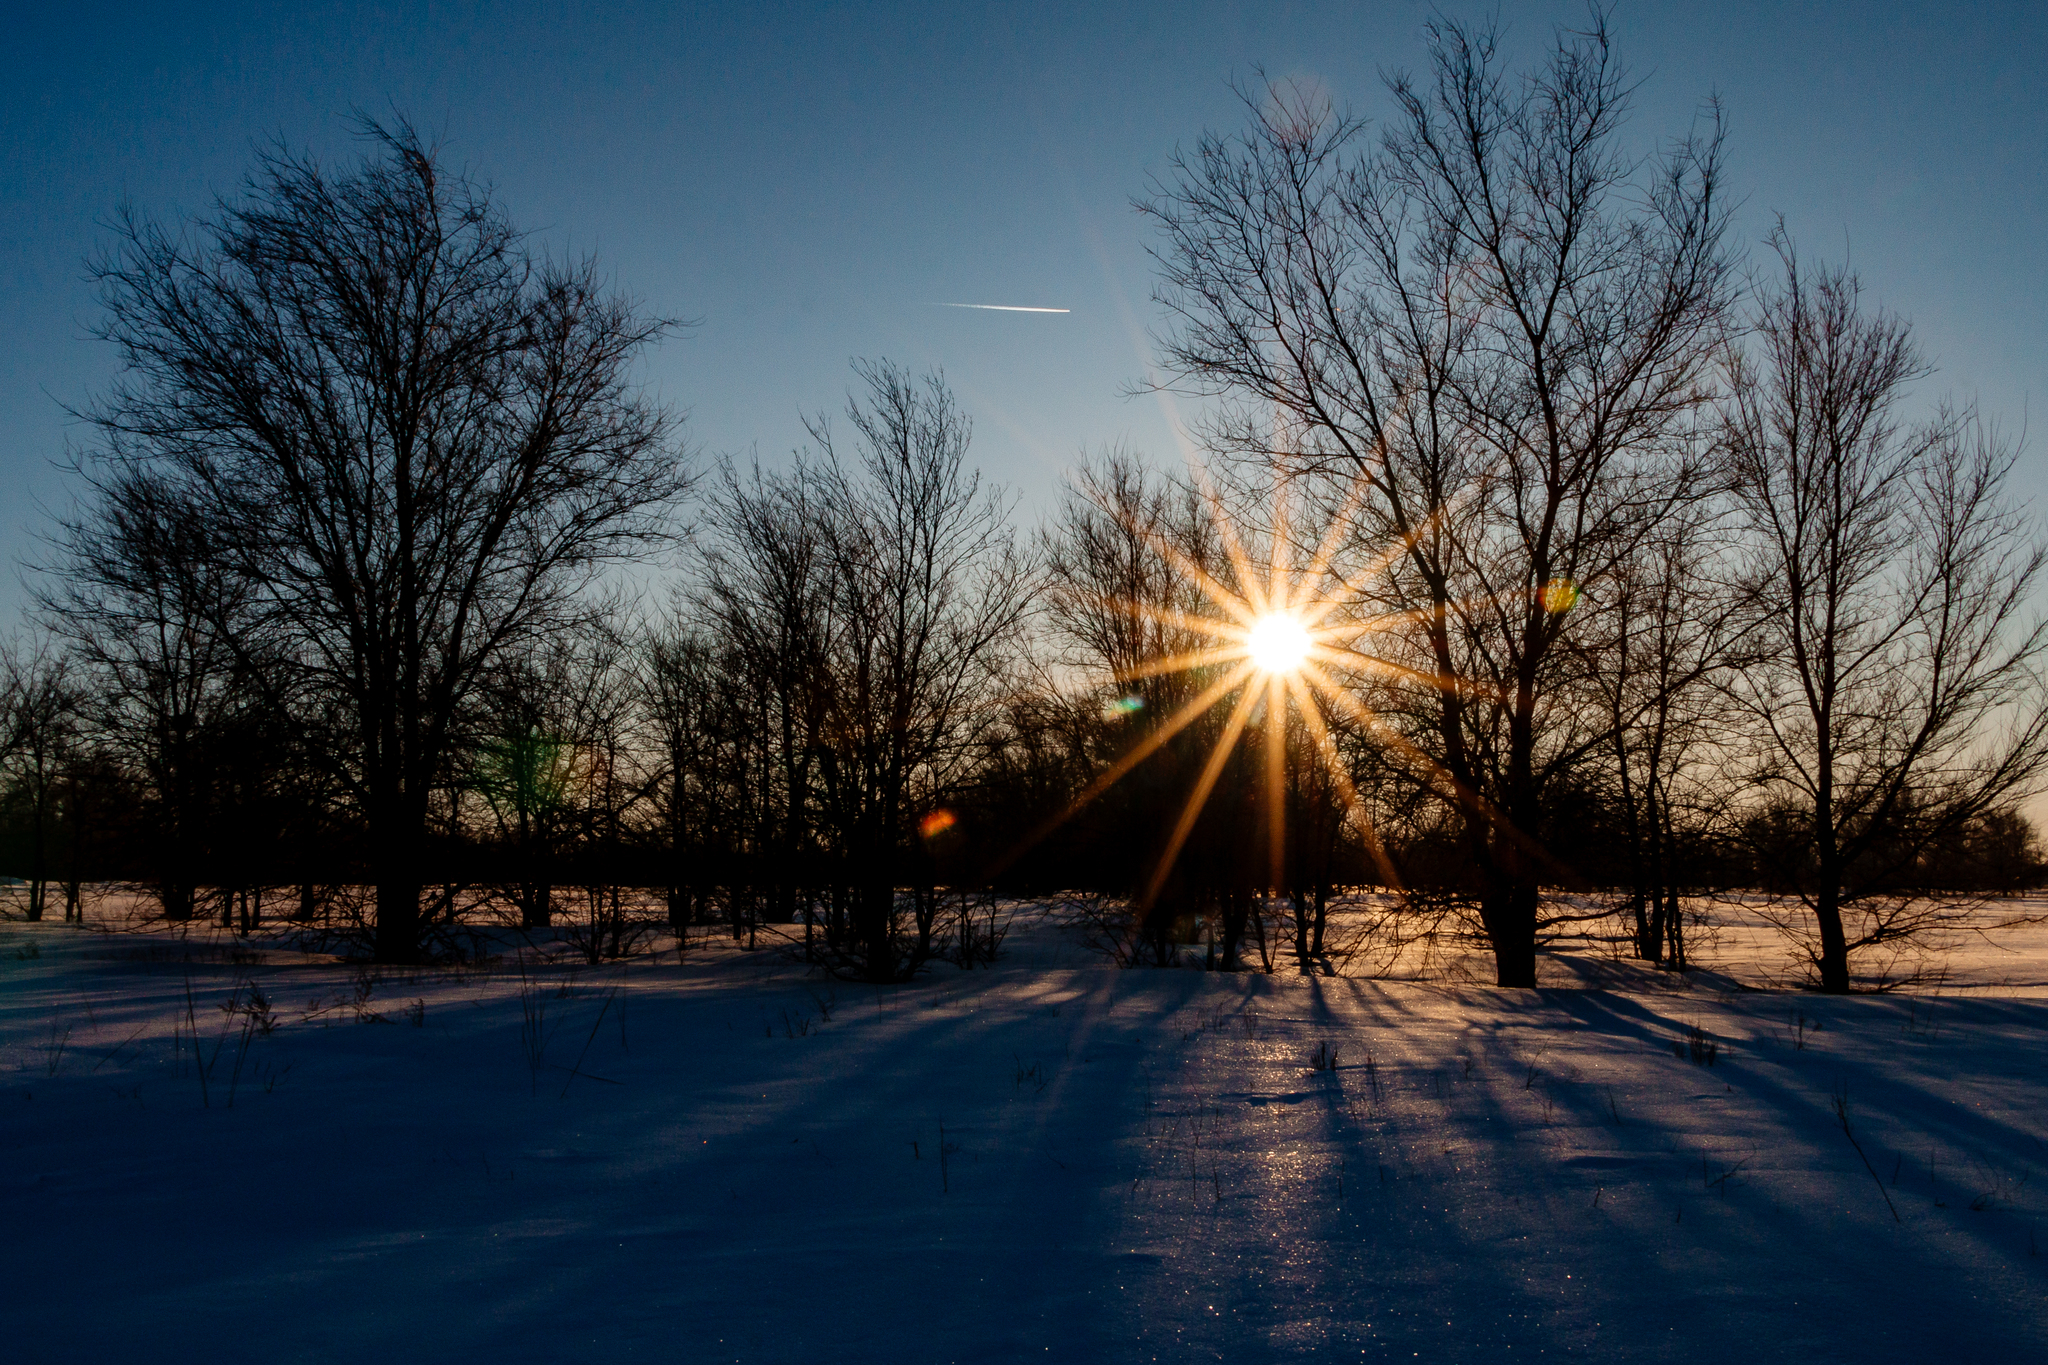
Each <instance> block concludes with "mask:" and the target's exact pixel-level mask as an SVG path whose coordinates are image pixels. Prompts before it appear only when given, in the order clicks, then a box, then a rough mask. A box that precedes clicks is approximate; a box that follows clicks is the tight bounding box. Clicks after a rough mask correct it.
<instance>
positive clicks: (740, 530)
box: [705, 463, 835, 928]
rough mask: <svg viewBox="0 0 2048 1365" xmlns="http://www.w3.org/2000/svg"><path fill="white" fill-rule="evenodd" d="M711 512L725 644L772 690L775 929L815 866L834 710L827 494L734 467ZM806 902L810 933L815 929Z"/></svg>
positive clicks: (762, 848) (795, 479) (711, 558)
mask: <svg viewBox="0 0 2048 1365" xmlns="http://www.w3.org/2000/svg"><path fill="white" fill-rule="evenodd" d="M722 473H723V478H722V481H721V487H720V489H719V491H718V493H717V494H716V495H715V498H714V500H713V511H712V517H711V521H712V525H713V527H714V528H715V533H716V536H717V540H716V543H715V544H714V545H713V548H712V550H711V553H710V554H709V555H708V556H707V562H706V565H705V570H706V577H707V579H708V581H709V592H708V596H709V599H710V602H711V603H712V607H713V610H714V611H715V613H716V615H717V619H718V623H719V631H720V634H721V635H722V637H723V638H724V639H725V640H726V641H728V642H729V643H730V644H731V645H732V646H733V647H734V648H735V649H737V650H739V651H740V653H741V654H742V655H744V657H745V661H746V666H747V667H748V669H749V671H750V672H751V673H752V674H753V675H754V676H755V677H756V678H757V679H759V680H760V682H761V684H762V686H763V687H764V689H765V695H764V696H763V697H762V701H763V703H764V704H765V706H766V707H767V709H768V713H769V714H768V717H767V719H768V723H769V726H770V729H769V732H768V734H767V735H766V736H764V738H765V740H766V741H767V745H768V748H769V749H770V750H772V755H773V756H772V758H771V759H770V765H771V771H767V772H764V773H763V777H764V779H766V786H767V789H766V790H764V791H763V793H762V800H761V803H760V807H759V809H760V816H761V819H760V822H759V834H758V839H757V840H756V843H757V852H759V853H760V854H761V855H762V856H763V857H764V858H765V860H766V866H767V867H768V868H771V869H772V870H773V878H772V884H771V896H772V901H773V903H772V905H771V907H770V914H771V917H772V918H774V919H776V920H779V921H782V922H785V923H787V922H789V921H791V920H794V919H795V918H796V916H797V904H796V902H797V897H798V892H799V885H798V883H799V882H800V881H802V880H803V878H804V876H805V873H806V871H807V870H808V869H809V867H810V865H811V864H812V862H813V861H814V860H813V857H812V855H813V854H814V853H815V851H816V850H815V847H814V844H815V840H814V838H813V835H812V831H811V822H812V819H813V816H814V810H815V806H816V804H817V800H816V795H815V793H814V791H813V785H814V776H813V772H814V769H815V768H816V766H817V759H818V752H819V751H818V743H819V735H820V733H821V731H822V729H823V726H824V723H825V715H826V710H827V707H828V693H827V689H826V685H825V684H826V672H825V669H826V659H827V651H828V648H829V646H830V642H831V640H832V638H833V633H834V629H835V626H834V618H833V594H832V593H831V591H830V586H829V584H830V573H829V566H828V560H827V555H828V551H829V544H828V542H829V536H828V535H827V534H826V531H825V521H826V509H825V508H824V507H823V506H822V505H820V504H818V502H817V499H818V498H819V497H820V496H821V495H822V491H821V490H820V488H819V487H818V486H817V484H816V480H815V479H812V478H809V477H806V474H805V471H803V470H801V469H800V470H798V471H797V472H796V473H795V474H794V475H792V476H790V477H786V478H777V477H771V476H768V475H764V474H763V473H762V472H761V470H760V469H759V468H758V467H756V468H755V469H754V470H753V471H752V475H751V477H750V478H748V479H742V478H741V477H740V475H739V473H738V471H737V469H735V468H734V467H733V466H732V465H731V464H729V463H728V464H727V465H726V466H725V468H724V470H723V471H722ZM809 904H810V902H809V900H808V899H806V901H805V914H806V920H805V923H806V926H807V928H808V926H809V925H810V923H811V921H810V919H809Z"/></svg>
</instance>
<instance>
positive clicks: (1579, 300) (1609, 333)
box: [1141, 12, 1729, 986]
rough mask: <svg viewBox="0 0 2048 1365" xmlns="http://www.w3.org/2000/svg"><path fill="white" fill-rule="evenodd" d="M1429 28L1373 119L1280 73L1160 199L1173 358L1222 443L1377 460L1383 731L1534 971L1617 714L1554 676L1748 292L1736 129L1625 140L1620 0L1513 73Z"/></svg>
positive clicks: (1374, 543) (1501, 975)
mask: <svg viewBox="0 0 2048 1365" xmlns="http://www.w3.org/2000/svg"><path fill="white" fill-rule="evenodd" d="M1428 31H1429V35H1430V50H1431V66H1432V69H1431V72H1430V76H1429V78H1428V79H1427V80H1426V81H1417V80H1415V79H1411V78H1410V77H1408V76H1405V75H1397V76H1395V77H1393V78H1392V79H1391V80H1390V91H1391V94H1392V96H1393V99H1394V102H1395V105H1396V108H1397V111H1398V114H1397V117H1396V119H1395V121H1394V123H1393V124H1392V126H1391V127H1390V128H1389V129H1388V131H1387V132H1386V134H1385V135H1384V136H1383V137H1382V138H1381V139H1380V140H1379V143H1378V146H1377V147H1376V148H1372V149H1370V150H1364V149H1362V148H1361V144H1362V143H1363V140H1364V139H1363V131H1364V130H1363V125H1362V124H1361V123H1360V122H1359V121H1358V120H1355V119H1352V118H1349V117H1343V116H1339V115H1337V114H1336V113H1334V112H1333V111H1332V110H1331V109H1330V108H1329V107H1328V106H1327V105H1325V104H1322V103H1319V102H1317V101H1316V100H1314V99H1312V98H1311V97H1309V96H1307V95H1304V94H1302V93H1301V92H1299V91H1295V90H1290V89H1288V88H1283V87H1274V88H1271V89H1268V90H1266V91H1262V92H1257V93H1256V94H1254V95H1251V96H1248V98H1247V103H1248V104H1249V105H1250V106H1251V107H1252V119H1251V123H1250V126H1249V128H1248V129H1247V130H1246V131H1245V132H1244V133H1243V134H1241V135H1238V136H1236V137H1221V136H1215V135H1210V136H1205V137H1204V138H1203V139H1202V140H1201V141H1200V142H1199V143H1198V144H1197V145H1196V147H1195V149H1194V150H1193V152H1192V153H1189V154H1184V155H1182V156H1179V157H1177V158H1176V160H1175V162H1174V166H1173V172H1172V174H1171V175H1170V176H1169V177H1168V178H1167V180H1166V182H1165V183H1164V184H1162V185H1161V186H1160V187H1159V188H1158V191H1157V194H1156V196H1155V198H1154V199H1153V201H1152V202H1150V203H1147V204H1143V205H1141V207H1142V208H1143V209H1144V210H1145V211H1146V212H1148V213H1149V214H1151V216H1152V217H1153V219H1154V221H1155V222H1156V223H1157V224H1158V225H1159V228H1160V230H1161V232H1162V233H1163V235H1164V243H1163V245H1162V246H1161V247H1160V248H1159V249H1158V250H1157V252H1156V255H1157V258H1158V261H1159V264H1160V270H1161V285H1160V288H1159V293H1158V296H1159V299H1160V301H1161V303H1162V304H1163V305H1164V306H1165V307H1166V309H1167V310H1168V312H1169V314H1170V315H1171V316H1172V318H1173V328H1172V330H1171V332H1170V333H1169V335H1168V336H1167V337H1166V338H1165V340H1164V342H1163V346H1162V352H1163V360H1164V362H1165V364H1166V366H1167V367H1168V369H1169V370H1170V371H1171V372H1172V373H1173V374H1175V375H1176V376H1178V381H1179V382H1180V383H1181V384H1183V385H1184V386H1186V387H1188V388H1189V389H1191V390H1193V391H1195V392H1197V393H1202V394H1207V395H1212V396H1216V397H1219V398H1221V399H1224V400H1225V402H1224V404H1223V405H1222V406H1221V407H1220V408H1219V409H1218V412H1217V415H1216V418H1215V420H1214V421H1213V422H1212V423H1211V424H1210V426H1209V427H1208V429H1207V433H1206V434H1207V436H1208V438H1209V440H1210V442H1211V444H1212V446H1214V447H1215V448H1216V449H1218V450H1220V451H1224V452H1227V453H1234V454H1238V455H1248V456H1250V457H1253V458H1256V459H1262V460H1272V461H1276V462H1278V463H1279V464H1280V465H1281V467H1282V468H1283V469H1285V470H1286V471H1288V472H1291V473H1298V474H1303V475H1310V476H1320V477H1332V478H1336V479H1339V480H1342V481H1344V482H1345V483H1347V484H1349V483H1353V482H1355V483H1356V485H1357V487H1358V489H1359V496H1360V498H1361V503H1360V507H1359V510H1358V513H1357V527H1358V531H1359V539H1360V548H1361V550H1362V551H1363V552H1364V555H1365V557H1366V562H1367V563H1368V564H1371V565H1373V566H1375V572H1374V573H1373V574H1372V575H1371V576H1370V578H1366V579H1362V580H1361V581H1360V583H1359V584H1358V588H1359V593H1360V607H1361V612H1362V614H1363V615H1364V616H1365V617H1366V619H1367V622H1368V624H1369V625H1370V628H1371V634H1370V636H1369V640H1368V642H1367V643H1366V644H1364V645H1363V646H1362V653H1363V654H1364V655H1370V656H1371V657H1370V658H1364V657H1362V658H1361V660H1360V665H1361V667H1362V668H1365V669H1367V670H1370V671H1373V672H1377V673H1378V674H1380V675H1381V676H1383V677H1392V678H1395V679H1398V680H1400V681H1401V683H1402V684H1403V687H1404V689H1405V691H1406V694H1407V695H1406V699H1405V701H1403V702H1401V703H1400V710H1402V711H1404V712H1405V713H1406V723H1405V724H1402V725H1400V726H1396V725H1394V724H1393V723H1392V722H1389V723H1388V724H1386V725H1382V726H1380V727H1379V730H1378V733H1377V738H1378V739H1379V741H1380V742H1381V743H1382V744H1390V745H1394V746H1396V747H1397V748H1403V747H1404V746H1405V748H1406V749H1407V750H1412V752H1411V753H1410V758H1411V762H1410V763H1409V767H1410V768H1411V770H1412V771H1414V772H1415V773H1416V774H1417V775H1418V776H1419V777H1420V778H1422V780H1425V781H1427V782H1428V783H1429V784H1430V785H1431V787H1432V789H1433V790H1434V791H1435V792H1437V793H1438V795H1439V796H1440V797H1441V798H1442V799H1443V800H1445V801H1447V802H1450V803H1453V804H1454V805H1455V807H1456V809H1458V810H1459V811H1460V812H1461V816H1460V818H1461V821H1462V825H1463V829H1464V834H1463V839H1464V842H1465V846H1466V852H1465V856H1464V859H1463V862H1464V864H1465V866H1466V867H1467V868H1468V869H1469V881H1470V887H1469V889H1470V891H1471V893H1472V894H1474V895H1475V896H1476V898H1477V901H1478V905H1479V911H1480V915H1481V917H1482V919H1483V921H1484V923H1485V926H1486V930H1487V933H1488V935H1489V937H1490V939H1491V941H1492V946H1493V950H1494V955H1495V961H1496V967H1497V972H1498V979H1499V982H1500V984H1502V985H1504V986H1510V985H1512V986H1528V985H1533V984H1534V982H1535V944H1536V925H1537V909H1538V886H1539V878H1540V877H1542V876H1543V875H1545V874H1546V873H1548V874H1550V875H1553V876H1554V875H1555V874H1556V872H1557V871H1558V869H1559V868H1560V867H1561V865H1562V856H1568V852H1567V853H1566V854H1564V855H1562V856H1561V855H1560V853H1559V852H1558V851H1554V850H1550V849H1547V848H1545V847H1544V846H1543V845H1542V844H1541V843H1540V842H1539V836H1538V830H1539V827H1540V824H1541V817H1542V813H1543V806H1544V801H1545V794H1546V790H1547V788H1548V787H1549V786H1550V785H1551V784H1552V782H1553V780H1554V779H1555V778H1556V777H1557V775H1558V774H1559V773H1561V772H1564V771H1568V770H1569V769H1570V767H1571V766H1572V765H1573V764H1575V763H1577V762H1578V761H1580V759H1581V758H1582V757H1583V755H1584V754H1585V753H1586V752H1587V749H1588V747H1589V746H1590V745H1592V744H1594V743H1596V742H1597V739H1598V732H1597V730H1593V729H1589V728H1588V726H1587V725H1586V723H1585V717H1584V716H1583V715H1582V713H1581V711H1580V709H1579V708H1577V707H1574V706H1571V705H1569V704H1562V703H1563V702H1564V700H1565V699H1564V697H1563V696H1562V695H1561V694H1562V693H1563V692H1564V691H1565V689H1567V688H1568V685H1569V684H1568V675H1569V672H1570V669H1569V668H1568V667H1567V666H1566V662H1565V659H1564V656H1563V652H1562V651H1560V648H1559V647H1560V644H1561V642H1562V641H1564V639H1565V637H1566V636H1567V635H1568V633H1570V632H1571V631H1572V630H1573V629H1574V625H1575V618H1574V616H1573V613H1572V610H1571V608H1572V607H1573V605H1574V604H1575V603H1576V601H1577V599H1578V595H1579V593H1580V592H1581V591H1582V590H1585V591H1591V590H1597V589H1599V588H1601V587H1602V586H1603V585H1604V580H1605V579H1606V578H1608V577H1609V576H1610V575H1611V574H1612V573H1613V572H1615V566H1616V565H1617V564H1619V563H1620V562H1622V561H1623V560H1624V559H1625V558H1626V557H1627V555H1628V553H1629V550H1630V548H1631V546H1632V545H1634V544H1635V543H1636V542H1637V541H1638V540H1639V539H1640V537H1641V536H1642V534H1643V533H1644V527H1645V525H1646V523H1653V522H1654V521H1655V520H1656V518H1657V517H1658V516H1659V515H1660V514H1661V512H1662V511H1663V510H1664V509H1666V508H1668V507H1669V506H1671V505H1674V504H1676V503H1678V502H1681V501H1683V500H1684V499H1685V498H1686V497H1687V496H1689V492H1690V490H1689V488H1688V486H1687V485H1688V483H1689V481H1690V477H1689V475H1688V474H1687V472H1686V471H1685V469H1684V468H1683V466H1682V463H1681V462H1680V461H1678V460H1677V459H1676V457H1675V456H1674V454H1673V449H1674V445H1675V444H1679V443H1675V442H1674V437H1675V436H1676V435H1677V434H1678V433H1679V432H1681V431H1682V429H1683V428H1684V427H1685V426H1686V424H1688V423H1689V422H1691V421H1692V420H1694V417H1695V414H1696V413H1697V411H1698V409H1699V406H1700V404H1701V402H1702V400H1703V398H1704V397H1705V395H1706V390H1707V385H1708V382H1709V380H1710V379H1711V373H1710V365H1711V359H1712V355H1713V353H1714V343H1715V341H1716V339H1717V329H1718V327H1719V325H1720V322H1721V319H1722V317H1723V314H1724V310H1725V307H1726V305H1727V301H1728V297H1729V267H1728V262H1727V259H1726V255H1725V252H1724V249H1723V246H1722V239H1723V229H1724V210H1723V206H1722V203H1721V197H1720V194H1719V179H1720V154H1719V138H1720V134H1719V128H1718V124H1717V122H1715V121H1714V120H1711V119H1710V121H1709V126H1708V127H1707V128H1706V129H1705V130H1704V131H1703V132H1700V133H1696V134H1695V135H1692V136H1688V137H1685V138H1683V139H1681V140H1679V141H1678V142H1677V143H1676V144H1675V145H1674V146H1673V147H1672V149H1671V150H1670V151H1669V152H1668V153H1667V154H1666V155H1664V156H1662V157H1651V158H1638V157H1634V156H1631V155H1629V154H1627V153H1626V152H1625V151H1624V150H1623V149H1622V147H1621V145H1620V143H1619V137H1620V132H1621V128H1622V124H1623V119H1624V116H1625V114H1626V112H1627V109H1628V104H1629V93H1630V89H1631V87H1630V85H1629V83H1628V80H1627V78H1626V76H1625V75H1624V73H1623V72H1622V70H1621V69H1620V68H1619V66H1618V65H1617V63H1616V61H1615V59H1614V57H1613V54H1612V52H1611V50H1610V45H1609V39H1608V33H1607V29H1606V24H1605V20H1604V17H1603V16H1602V15H1601V14H1599V13H1598V12H1596V13H1595V14H1594V15H1593V18H1592V22H1591V24H1590V26H1589V28H1588V30H1587V31H1586V32H1583V33H1568V34H1561V35H1560V36H1559V38H1558V40H1557V43H1556V45H1555V47H1554V49H1553V50H1552V52H1551V54H1550V56H1549V59H1548V60H1547V62H1545V63H1544V64H1543V65H1542V66H1541V67H1540V68H1539V69H1537V70H1535V71H1533V72H1531V73H1530V74H1528V75H1527V76H1525V77H1520V78H1518V77H1516V76H1515V75H1514V74H1512V73H1511V72H1509V71H1508V70H1506V69H1505V67H1504V62H1503V59H1502V58H1501V56H1500V53H1499V52H1498V49H1497V45H1496V41H1495V36H1494V34H1493V33H1492V32H1491V31H1488V30H1474V29H1470V28H1467V27H1465V26H1462V25H1460V24H1457V23H1453V22H1450V21H1444V20H1439V21H1436V22H1433V23H1432V24H1431V25H1430V26H1429V30H1428ZM1381 564H1383V565H1384V567H1383V568H1382V567H1378V566H1379V565H1381Z"/></svg>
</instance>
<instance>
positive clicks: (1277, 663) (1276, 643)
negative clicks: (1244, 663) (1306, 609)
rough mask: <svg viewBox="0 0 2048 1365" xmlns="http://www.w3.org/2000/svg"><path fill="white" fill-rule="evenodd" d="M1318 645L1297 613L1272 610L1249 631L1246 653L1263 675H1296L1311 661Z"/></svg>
mask: <svg viewBox="0 0 2048 1365" xmlns="http://www.w3.org/2000/svg"><path fill="white" fill-rule="evenodd" d="M1314 643H1315V642H1314V641H1313V640H1312V639H1310V637H1309V633H1308V627H1307V626H1305V625H1303V624H1302V622H1301V618H1300V617H1298V616H1296V615H1295V614H1294V613H1293V612H1288V611H1270V612H1267V613H1266V614H1265V615H1263V616H1261V617H1259V618H1258V619H1256V620H1254V621H1253V622H1252V624H1251V629H1250V630H1248V631H1246V632H1245V637H1244V652H1245V657H1247V658H1248V659H1250V660H1251V661H1252V665H1253V667H1255V668H1257V669H1258V670H1259V671H1260V672H1261V673H1266V674H1283V673H1293V672H1295V671H1297V670H1298V669H1300V667H1301V666H1302V664H1303V663H1305V662H1306V661H1307V659H1308V652H1309V650H1310V649H1311V648H1312V647H1313V646H1314Z"/></svg>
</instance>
